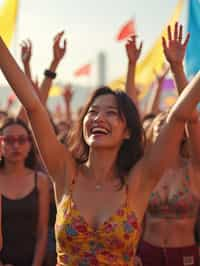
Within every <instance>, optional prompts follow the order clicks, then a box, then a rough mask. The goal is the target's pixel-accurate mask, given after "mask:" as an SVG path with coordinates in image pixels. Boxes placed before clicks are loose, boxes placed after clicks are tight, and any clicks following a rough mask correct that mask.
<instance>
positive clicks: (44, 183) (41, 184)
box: [37, 171, 51, 190]
mask: <svg viewBox="0 0 200 266" xmlns="http://www.w3.org/2000/svg"><path fill="white" fill-rule="evenodd" d="M50 185H51V180H50V178H49V176H48V175H47V174H45V173H43V172H41V171H38V172H37V186H38V188H39V190H43V189H46V188H50Z"/></svg>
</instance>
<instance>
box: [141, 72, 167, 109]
mask: <svg viewBox="0 0 200 266" xmlns="http://www.w3.org/2000/svg"><path fill="white" fill-rule="evenodd" d="M168 72H169V68H167V67H165V68H164V69H163V73H162V74H161V75H158V74H157V73H156V71H155V76H156V81H157V87H156V88H155V89H154V90H155V91H154V92H153V94H152V97H150V99H149V101H148V103H147V109H146V110H145V113H146V114H150V113H153V114H158V113H159V112H160V108H159V105H160V97H161V93H162V87H163V82H164V79H165V77H166V75H167V73H168Z"/></svg>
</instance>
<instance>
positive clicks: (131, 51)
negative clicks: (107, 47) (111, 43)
mask: <svg viewBox="0 0 200 266" xmlns="http://www.w3.org/2000/svg"><path fill="white" fill-rule="evenodd" d="M136 38H137V36H136V35H133V36H131V37H130V38H129V39H128V41H127V43H126V53H127V57H128V61H129V63H132V64H136V62H137V60H138V58H139V57H140V54H141V51H142V45H143V43H142V42H141V43H140V45H139V48H137V45H136Z"/></svg>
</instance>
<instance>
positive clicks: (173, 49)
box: [162, 22, 190, 65]
mask: <svg viewBox="0 0 200 266" xmlns="http://www.w3.org/2000/svg"><path fill="white" fill-rule="evenodd" d="M167 31H168V37H167V38H164V37H162V42H163V50H164V54H165V57H166V59H167V61H168V62H169V64H170V65H178V64H182V63H183V59H184V56H185V50H186V47H187V44H188V41H189V38H190V34H189V33H187V35H186V38H185V39H184V40H183V26H182V25H181V24H179V23H178V22H176V23H175V26H174V31H173V33H172V28H171V26H168V28H167Z"/></svg>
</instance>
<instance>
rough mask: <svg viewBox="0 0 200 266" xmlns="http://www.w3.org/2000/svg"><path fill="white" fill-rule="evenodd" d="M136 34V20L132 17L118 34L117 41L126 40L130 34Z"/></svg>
mask: <svg viewBox="0 0 200 266" xmlns="http://www.w3.org/2000/svg"><path fill="white" fill-rule="evenodd" d="M134 34H136V30H135V21H134V20H133V19H130V20H129V21H127V22H126V24H124V25H123V26H122V28H121V29H120V31H119V32H118V34H117V37H116V40H117V41H123V40H126V39H127V38H128V37H129V36H131V35H134Z"/></svg>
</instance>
